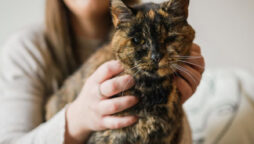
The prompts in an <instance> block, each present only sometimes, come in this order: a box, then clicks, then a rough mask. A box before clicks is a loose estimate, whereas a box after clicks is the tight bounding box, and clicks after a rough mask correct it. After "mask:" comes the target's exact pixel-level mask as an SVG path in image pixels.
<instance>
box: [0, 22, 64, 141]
mask: <svg viewBox="0 0 254 144" xmlns="http://www.w3.org/2000/svg"><path fill="white" fill-rule="evenodd" d="M40 28H41V27H38V26H36V27H35V28H31V29H33V30H29V31H26V30H25V31H22V32H20V33H19V34H16V35H15V36H13V37H12V38H11V39H10V40H9V41H8V42H7V43H6V45H5V46H4V47H3V49H2V53H1V55H2V56H1V63H2V65H1V71H2V72H1V80H0V86H1V90H0V127H1V128H0V144H34V143H36V144H52V143H59V144H61V143H63V141H64V132H65V109H63V110H62V111H61V112H59V113H58V114H57V115H56V116H55V117H54V118H52V120H50V121H49V122H46V123H43V119H44V118H43V117H44V115H43V111H44V104H45V98H46V95H47V92H48V90H49V89H50V88H49V87H53V86H52V84H53V82H52V81H53V77H54V76H53V74H54V73H55V71H54V70H55V69H53V68H54V66H53V59H52V57H50V52H49V50H48V49H47V47H44V45H45V43H43V41H44V39H43V32H42V31H41V29H40ZM37 29H40V30H37Z"/></svg>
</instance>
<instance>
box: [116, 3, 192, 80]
mask: <svg viewBox="0 0 254 144" xmlns="http://www.w3.org/2000/svg"><path fill="white" fill-rule="evenodd" d="M187 7H188V1H187V0H171V1H169V2H166V3H163V4H152V3H149V4H143V5H139V6H134V7H132V8H128V7H127V6H126V5H125V4H124V3H123V2H122V1H121V0H112V16H113V22H114V25H115V27H116V32H115V34H114V37H113V40H112V46H113V49H114V51H115V54H116V58H117V59H118V60H120V61H121V62H122V63H123V64H124V65H125V66H126V67H127V68H128V69H131V70H132V71H133V72H138V71H139V72H142V73H144V74H146V75H148V76H149V75H150V76H153V75H158V76H166V75H169V74H172V73H173V72H174V71H175V68H174V65H173V64H174V63H177V62H178V59H179V57H180V56H186V55H188V54H189V49H190V47H191V44H192V41H193V39H194V33H195V32H194V30H193V29H192V28H191V26H189V25H188V23H187V21H186V19H187V15H188V9H187Z"/></svg>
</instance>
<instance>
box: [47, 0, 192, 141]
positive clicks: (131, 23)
mask: <svg viewBox="0 0 254 144" xmlns="http://www.w3.org/2000/svg"><path fill="white" fill-rule="evenodd" d="M111 4H112V17H113V23H114V26H115V33H114V35H113V38H112V41H111V43H110V44H108V45H107V46H105V47H103V48H101V49H99V50H98V51H97V52H96V53H95V54H93V55H92V56H91V58H90V59H89V60H88V61H87V62H86V63H84V64H83V66H82V67H81V68H80V69H79V70H78V71H77V72H76V73H75V74H74V75H73V76H71V77H70V78H69V79H67V81H66V82H65V83H64V85H63V86H62V88H61V89H60V90H59V91H58V92H57V93H55V94H54V95H52V97H51V98H50V100H49V102H48V104H47V108H46V111H47V119H49V118H50V117H52V116H53V115H54V114H55V113H57V112H58V111H59V110H60V109H62V108H63V107H64V105H65V104H67V103H70V102H72V101H73V100H74V99H75V98H76V96H77V95H78V93H79V92H80V90H81V88H82V86H83V84H84V83H85V80H86V79H87V78H88V77H89V76H90V75H91V74H92V73H93V72H94V71H95V70H96V68H97V67H99V66H100V65H101V64H103V63H104V62H106V61H108V60H112V59H117V60H120V61H121V63H122V64H123V65H124V67H125V72H124V73H123V74H130V75H132V76H133V77H134V79H135V81H136V85H135V86H134V87H133V88H131V89H130V90H127V91H126V92H124V95H134V96H137V97H138V99H139V103H138V104H137V105H136V106H134V107H133V108H130V109H128V110H126V111H124V112H121V113H118V114H117V115H137V116H138V117H139V120H138V122H137V123H136V124H134V125H133V126H129V127H126V128H122V129H118V130H105V131H101V132H95V133H93V134H92V135H91V137H90V138H89V140H88V144H179V143H191V140H189V141H188V142H186V141H184V140H183V139H184V138H183V135H186V134H187V135H188V133H186V123H187V122H186V121H184V122H183V118H184V112H183V109H182V105H181V96H180V94H179V92H178V90H177V87H176V84H175V83H174V82H173V76H174V72H175V69H174V68H173V67H172V64H173V63H177V60H178V58H179V56H186V55H188V54H189V50H190V47H191V45H192V41H193V39H194V35H195V32H194V30H193V29H192V27H191V26H190V25H189V24H188V23H187V17H188V4H189V0H169V1H167V2H164V3H162V4H154V3H147V4H141V5H135V6H132V7H128V6H126V5H125V4H124V3H123V2H122V1H121V0H112V2H111ZM121 95H122V94H119V95H116V96H121ZM184 129H185V130H184ZM183 141H184V142H183Z"/></svg>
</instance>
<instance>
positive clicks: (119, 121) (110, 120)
mask: <svg viewBox="0 0 254 144" xmlns="http://www.w3.org/2000/svg"><path fill="white" fill-rule="evenodd" d="M137 119H138V118H137V117H134V116H125V117H116V116H106V117H104V118H103V119H102V121H103V122H102V123H103V126H104V127H105V128H106V129H119V128H123V127H127V126H130V125H132V124H134V123H135V122H136V121H137Z"/></svg>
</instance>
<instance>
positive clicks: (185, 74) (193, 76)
mask: <svg viewBox="0 0 254 144" xmlns="http://www.w3.org/2000/svg"><path fill="white" fill-rule="evenodd" d="M181 62H182V64H183V65H182V66H180V67H178V73H179V74H180V75H181V77H177V78H176V82H177V86H178V88H179V90H180V93H181V94H182V103H184V102H185V101H186V100H187V99H188V98H190V97H191V96H192V94H193V93H194V92H195V91H196V89H197V87H198V85H199V83H200V80H201V77H202V73H203V72H204V67H205V61H204V58H203V56H202V55H201V50H200V47H199V46H198V45H196V44H193V45H192V48H191V54H190V56H189V57H183V58H181Z"/></svg>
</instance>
